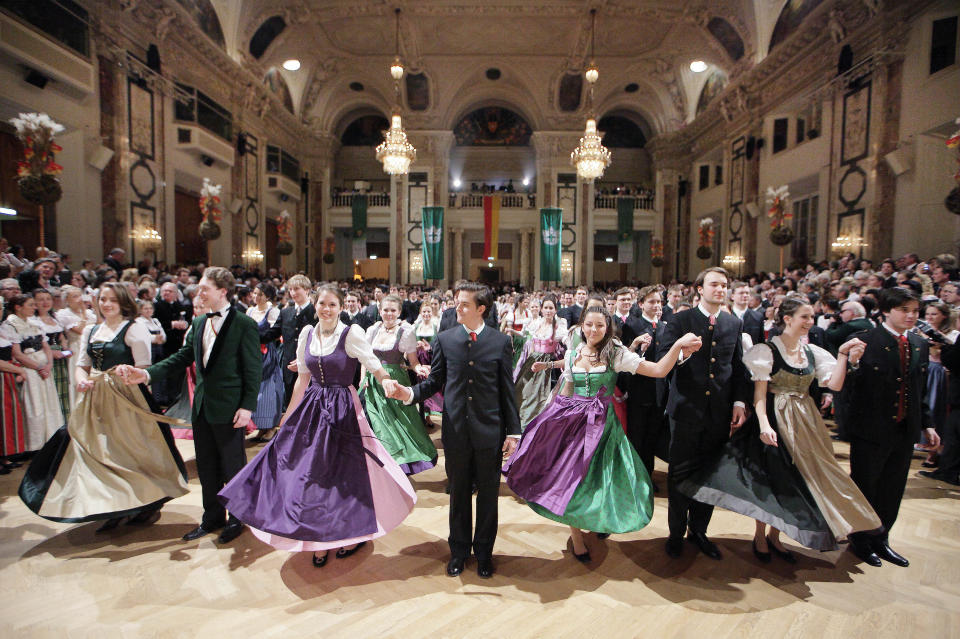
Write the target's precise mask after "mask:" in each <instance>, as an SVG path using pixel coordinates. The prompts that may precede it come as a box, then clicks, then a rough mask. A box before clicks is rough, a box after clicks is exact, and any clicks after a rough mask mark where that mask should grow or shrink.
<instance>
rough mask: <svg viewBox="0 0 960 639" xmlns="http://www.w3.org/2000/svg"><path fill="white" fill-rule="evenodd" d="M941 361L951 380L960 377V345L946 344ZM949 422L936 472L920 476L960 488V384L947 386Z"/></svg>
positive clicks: (944, 430)
mask: <svg viewBox="0 0 960 639" xmlns="http://www.w3.org/2000/svg"><path fill="white" fill-rule="evenodd" d="M940 361H941V362H942V363H943V365H944V367H946V369H947V370H948V371H950V375H951V380H954V379H958V378H957V377H956V376H958V375H960V344H944V345H943V346H942V347H941V350H940ZM947 405H948V406H949V407H950V410H949V411H948V412H947V422H946V424H944V426H943V452H941V453H940V466H939V467H938V468H937V469H936V470H921V471H920V472H919V475H921V476H922V477H926V478H928V479H937V480H940V481H943V482H946V483H948V484H951V485H953V486H960V383H957V382H953V383H948V384H947Z"/></svg>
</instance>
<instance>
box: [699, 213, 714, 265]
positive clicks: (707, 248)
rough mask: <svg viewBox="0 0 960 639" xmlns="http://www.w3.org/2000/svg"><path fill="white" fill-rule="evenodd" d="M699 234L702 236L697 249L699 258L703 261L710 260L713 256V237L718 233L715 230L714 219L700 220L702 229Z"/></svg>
mask: <svg viewBox="0 0 960 639" xmlns="http://www.w3.org/2000/svg"><path fill="white" fill-rule="evenodd" d="M697 232H698V233H699V235H700V246H699V247H697V257H699V258H700V259H701V260H709V259H710V257H711V256H712V255H713V236H714V234H715V233H716V231H715V230H714V228H713V218H712V217H705V218H703V219H702V220H700V228H699V229H698V230H697Z"/></svg>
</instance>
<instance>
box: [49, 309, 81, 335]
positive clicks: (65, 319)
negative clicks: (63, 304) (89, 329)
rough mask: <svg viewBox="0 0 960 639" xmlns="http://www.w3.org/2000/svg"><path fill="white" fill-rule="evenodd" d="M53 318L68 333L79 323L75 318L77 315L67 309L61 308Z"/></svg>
mask: <svg viewBox="0 0 960 639" xmlns="http://www.w3.org/2000/svg"><path fill="white" fill-rule="evenodd" d="M53 316H54V317H55V318H56V320H57V322H59V323H60V326H62V327H63V330H65V331H69V330H70V329H71V328H73V327H74V326H76V325H77V324H79V323H80V318H79V317H77V315H76V314H75V313H74V312H73V311H71V310H70V309H69V308H61V309H60V310H59V311H57V312H56V313H54V314H53Z"/></svg>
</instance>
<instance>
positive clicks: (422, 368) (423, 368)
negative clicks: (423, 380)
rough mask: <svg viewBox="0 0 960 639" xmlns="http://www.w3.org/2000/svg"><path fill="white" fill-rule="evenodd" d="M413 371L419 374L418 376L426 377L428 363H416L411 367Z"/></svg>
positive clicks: (428, 373) (428, 372)
mask: <svg viewBox="0 0 960 639" xmlns="http://www.w3.org/2000/svg"><path fill="white" fill-rule="evenodd" d="M413 372H414V373H416V374H417V375H419V376H420V377H427V376H428V375H430V365H429V364H417V366H416V368H414V369H413Z"/></svg>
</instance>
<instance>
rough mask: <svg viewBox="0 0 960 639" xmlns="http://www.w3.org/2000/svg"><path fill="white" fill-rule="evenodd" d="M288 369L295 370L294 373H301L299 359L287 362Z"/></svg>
mask: <svg viewBox="0 0 960 639" xmlns="http://www.w3.org/2000/svg"><path fill="white" fill-rule="evenodd" d="M287 370H288V371H293V372H294V373H299V372H300V371H299V369H298V367H297V360H293V361H292V362H290V363H289V364H287Z"/></svg>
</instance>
